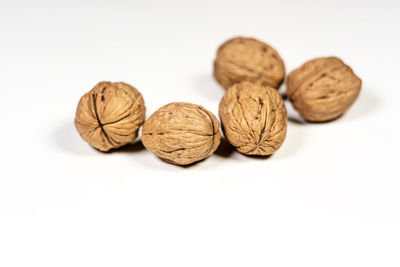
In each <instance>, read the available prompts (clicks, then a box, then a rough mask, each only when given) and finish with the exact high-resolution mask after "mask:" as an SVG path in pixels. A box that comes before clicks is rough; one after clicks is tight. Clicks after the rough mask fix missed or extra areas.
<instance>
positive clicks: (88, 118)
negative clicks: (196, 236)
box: [75, 82, 146, 151]
mask: <svg viewBox="0 0 400 267" xmlns="http://www.w3.org/2000/svg"><path fill="white" fill-rule="evenodd" d="M145 117H146V107H145V106H144V101H143V97H142V95H141V94H140V93H139V91H138V90H136V89H135V88H134V87H132V86H130V85H129V84H126V83H123V82H116V83H111V82H99V83H98V84H96V86H95V87H93V89H92V90H91V91H89V92H88V93H86V94H85V95H84V96H82V97H81V99H80V101H79V104H78V107H77V109H76V116H75V127H76V129H77V130H78V132H79V134H80V135H81V137H82V138H83V139H84V140H85V141H86V142H88V143H89V144H90V145H92V146H93V147H95V148H97V149H99V150H101V151H108V150H110V149H112V148H118V147H121V146H123V145H126V144H129V143H131V142H132V141H134V140H135V139H136V137H137V134H138V130H139V127H140V126H141V125H142V124H143V122H144V120H145Z"/></svg>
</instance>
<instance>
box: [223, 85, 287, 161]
mask: <svg viewBox="0 0 400 267" xmlns="http://www.w3.org/2000/svg"><path fill="white" fill-rule="evenodd" d="M219 117H220V119H221V122H222V126H223V130H224V133H225V136H226V138H227V139H228V141H229V143H231V144H232V145H233V146H235V147H236V149H237V150H238V151H239V152H241V153H243V154H247V155H259V156H267V155H271V154H273V153H274V152H275V151H277V150H278V149H279V147H280V146H281V145H282V143H283V141H284V140H285V137H286V128H287V120H288V118H287V113H286V107H285V105H284V103H283V99H282V97H281V95H280V94H279V93H278V91H277V90H275V89H274V88H272V87H269V86H266V85H264V84H262V83H251V82H242V83H238V84H235V85H233V86H232V87H231V88H229V89H228V91H226V93H225V95H224V97H223V98H222V100H221V102H220V104H219Z"/></svg>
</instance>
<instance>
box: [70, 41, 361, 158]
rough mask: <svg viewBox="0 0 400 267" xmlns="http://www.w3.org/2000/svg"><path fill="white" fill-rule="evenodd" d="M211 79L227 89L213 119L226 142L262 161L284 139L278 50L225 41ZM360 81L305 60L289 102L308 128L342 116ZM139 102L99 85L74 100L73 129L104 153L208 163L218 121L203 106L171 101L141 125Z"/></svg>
mask: <svg viewBox="0 0 400 267" xmlns="http://www.w3.org/2000/svg"><path fill="white" fill-rule="evenodd" d="M214 77H215V79H216V80H217V81H218V82H219V83H220V84H221V85H222V86H223V87H224V88H225V89H226V93H225V95H224V96H223V98H222V100H221V102H220V104H219V117H220V119H221V122H222V129H223V131H224V134H225V137H226V139H227V140H228V141H229V143H230V144H231V145H233V146H234V147H235V148H236V149H237V150H238V151H239V152H241V153H243V154H246V155H260V156H267V155H271V154H273V153H274V152H275V151H277V150H278V149H279V147H280V146H281V145H282V143H283V141H284V140H285V136H286V128H287V121H288V117H287V112H286V107H285V104H284V101H283V99H282V97H281V95H280V94H279V92H278V88H279V86H280V85H281V84H282V82H283V80H284V78H285V65H284V63H283V60H282V58H281V57H280V56H279V54H278V52H277V51H276V50H275V49H273V48H272V47H271V46H269V45H268V44H265V43H263V42H261V41H258V40H255V39H252V38H242V37H237V38H233V39H231V40H228V41H227V42H225V43H224V44H223V45H221V46H220V47H219V49H218V51H217V58H216V59H215V62H214ZM360 90H361V80H360V79H359V78H358V77H357V76H356V75H355V74H354V73H353V71H352V70H351V68H350V67H348V66H347V65H345V64H344V63H343V62H342V61H341V60H340V59H338V58H336V57H327V58H317V59H314V60H310V61H308V62H306V63H305V64H303V65H302V66H300V67H299V68H297V69H295V70H293V71H292V72H291V73H290V75H289V76H288V78H287V91H286V94H287V97H288V99H289V100H290V101H291V103H292V104H293V106H294V108H295V109H296V110H297V111H298V112H299V113H300V115H301V116H302V117H303V118H304V119H306V120H308V121H314V122H323V121H330V120H332V119H335V118H337V117H339V116H340V115H342V114H343V113H344V112H345V111H346V110H347V109H348V108H349V107H350V106H351V105H352V104H353V103H354V101H355V100H356V99H357V97H358V95H359V93H360ZM145 113H146V108H145V105H144V101H143V97H142V95H141V94H140V93H139V91H138V90H136V89H135V88H134V87H132V86H130V85H129V84H126V83H123V82H116V83H111V82H100V83H98V84H97V85H96V86H95V87H94V88H93V89H92V90H91V91H89V92H88V93H86V94H85V95H84V96H82V98H81V99H80V101H79V104H78V107H77V110H76V117H75V126H76V128H77V130H78V132H79V134H80V135H81V136H82V138H83V139H84V140H85V141H87V142H88V143H89V144H90V145H92V146H93V147H95V148H97V149H99V150H101V151H108V150H110V149H114V148H118V147H121V146H124V145H126V144H129V143H131V142H133V141H134V140H135V139H136V138H137V135H138V130H139V128H140V126H142V125H143V128H142V143H143V145H144V146H145V147H146V148H147V149H148V150H150V151H151V152H153V153H154V154H155V155H157V156H158V157H160V158H161V159H163V160H164V161H166V162H170V163H173V164H177V165H188V164H191V163H194V162H196V161H200V160H202V159H204V158H207V157H208V156H210V155H211V154H213V153H214V151H215V150H216V149H217V148H218V146H219V144H220V138H221V134H220V130H219V129H220V125H219V121H218V119H217V118H216V117H215V116H214V114H212V113H211V112H210V111H208V110H206V109H205V108H203V107H202V106H199V105H195V104H190V103H183V102H175V103H170V104H168V105H165V106H163V107H161V108H160V109H158V110H157V111H156V112H154V114H153V115H151V116H150V118H148V119H147V120H146V121H145V118H146V115H145Z"/></svg>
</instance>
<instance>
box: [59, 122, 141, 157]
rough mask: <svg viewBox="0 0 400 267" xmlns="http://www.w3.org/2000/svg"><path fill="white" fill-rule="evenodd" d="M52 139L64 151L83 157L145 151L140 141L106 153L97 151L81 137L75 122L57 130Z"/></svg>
mask: <svg viewBox="0 0 400 267" xmlns="http://www.w3.org/2000/svg"><path fill="white" fill-rule="evenodd" d="M52 139H53V140H54V142H55V143H56V144H57V145H58V146H59V147H60V148H62V149H63V150H65V151H68V152H71V153H75V154H81V155H93V153H104V154H109V153H124V152H128V153H132V152H140V151H142V150H145V148H144V146H143V144H142V142H141V141H140V140H137V141H135V142H134V143H131V144H128V145H125V146H123V147H120V148H114V149H111V150H109V151H106V152H104V151H100V150H97V149H96V148H94V147H92V146H91V145H89V144H88V143H86V142H85V141H84V140H83V139H82V138H81V137H80V136H79V133H78V132H77V130H76V129H75V126H74V123H73V120H71V122H67V123H65V124H63V125H61V126H60V127H59V128H57V129H56V131H55V132H54V134H53V136H52Z"/></svg>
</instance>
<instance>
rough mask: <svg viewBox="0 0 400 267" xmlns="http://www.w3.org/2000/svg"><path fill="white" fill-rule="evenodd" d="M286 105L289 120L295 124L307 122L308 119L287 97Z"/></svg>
mask: <svg viewBox="0 0 400 267" xmlns="http://www.w3.org/2000/svg"><path fill="white" fill-rule="evenodd" d="M285 105H286V110H287V114H288V120H289V122H291V123H295V124H306V121H305V120H304V119H303V118H302V117H301V116H300V114H299V113H298V112H297V111H296V110H295V109H294V108H293V105H292V103H291V102H290V101H289V100H287V99H286V100H285Z"/></svg>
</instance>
